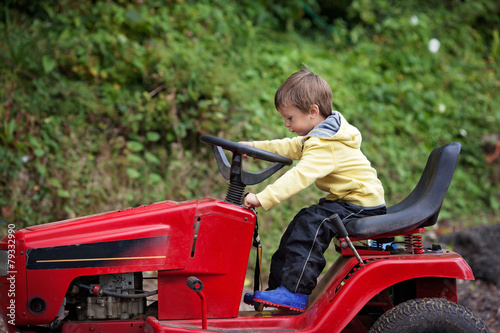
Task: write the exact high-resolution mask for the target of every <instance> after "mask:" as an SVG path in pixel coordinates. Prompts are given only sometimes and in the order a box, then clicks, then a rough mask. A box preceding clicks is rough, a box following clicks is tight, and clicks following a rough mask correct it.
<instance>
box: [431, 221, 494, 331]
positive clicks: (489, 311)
mask: <svg viewBox="0 0 500 333" xmlns="http://www.w3.org/2000/svg"><path fill="white" fill-rule="evenodd" d="M438 239H439V242H440V243H442V244H443V245H444V244H446V247H447V248H450V249H452V250H453V251H456V252H458V253H460V254H461V255H462V256H463V257H464V259H465V260H466V261H467V263H468V264H469V265H470V267H471V268H472V271H473V272H474V276H475V278H476V280H475V281H462V280H459V283H458V299H459V303H460V304H462V305H464V306H465V307H467V308H468V309H470V310H472V311H473V312H474V313H475V314H476V315H477V316H478V317H479V318H481V319H482V320H483V321H484V323H485V324H486V325H487V326H488V327H489V329H490V330H491V332H494V333H500V256H499V255H498V241H499V240H500V224H496V225H487V226H481V227H476V228H471V229H466V230H461V231H459V232H454V233H452V234H445V235H440V236H438Z"/></svg>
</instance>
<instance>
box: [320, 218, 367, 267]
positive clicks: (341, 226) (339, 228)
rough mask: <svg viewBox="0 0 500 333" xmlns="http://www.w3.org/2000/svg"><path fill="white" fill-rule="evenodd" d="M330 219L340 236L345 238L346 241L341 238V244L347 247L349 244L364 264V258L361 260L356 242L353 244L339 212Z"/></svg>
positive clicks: (359, 260) (361, 263) (360, 262)
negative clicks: (355, 245)
mask: <svg viewBox="0 0 500 333" xmlns="http://www.w3.org/2000/svg"><path fill="white" fill-rule="evenodd" d="M328 219H329V220H330V222H332V223H333V226H334V227H335V229H337V232H338V233H339V236H340V237H341V238H343V239H345V242H342V240H341V243H340V246H342V247H343V248H345V247H346V246H347V245H349V248H350V249H351V251H352V253H354V256H355V257H356V259H358V262H359V264H360V265H361V266H363V265H364V263H363V260H361V257H360V256H359V254H358V251H356V248H355V247H354V244H352V242H351V240H350V239H349V234H348V233H347V230H346V228H345V225H344V223H342V221H341V220H340V217H339V214H337V213H335V214H333V215H331V216H330V217H329V218H328ZM345 243H347V244H345Z"/></svg>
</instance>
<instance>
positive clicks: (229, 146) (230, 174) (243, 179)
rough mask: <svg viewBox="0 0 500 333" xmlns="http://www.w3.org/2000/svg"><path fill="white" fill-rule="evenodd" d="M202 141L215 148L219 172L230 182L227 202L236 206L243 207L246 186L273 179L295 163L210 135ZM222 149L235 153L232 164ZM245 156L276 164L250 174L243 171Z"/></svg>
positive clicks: (279, 156)
mask: <svg viewBox="0 0 500 333" xmlns="http://www.w3.org/2000/svg"><path fill="white" fill-rule="evenodd" d="M200 141H201V142H203V143H206V144H210V145H212V146H213V150H214V155H215V160H216V161H217V166H218V167H219V171H220V173H221V174H222V176H223V177H224V178H225V179H227V180H229V188H228V191H227V194H226V199H225V200H226V202H229V203H232V204H235V205H241V204H242V203H243V194H244V193H245V186H247V185H255V184H258V183H260V182H262V181H264V180H266V179H267V178H269V177H271V176H272V175H273V174H274V173H275V172H277V171H278V170H280V169H281V168H282V167H283V166H285V165H291V164H292V162H293V161H292V160H291V159H289V158H288V157H285V156H281V155H278V154H274V153H271V152H268V151H265V150H261V149H257V148H253V147H250V146H246V145H243V144H241V143H237V142H233V141H229V140H225V139H221V138H216V137H213V136H209V135H202V136H201V137H200ZM222 149H226V150H229V151H231V152H232V153H233V160H232V161H231V164H229V161H228V160H227V158H226V155H225V154H224V152H223V150H222ZM243 155H248V156H251V157H255V158H258V159H261V160H264V161H268V162H275V163H274V164H273V165H271V166H269V167H268V168H266V169H264V170H262V171H259V172H248V171H244V170H243V165H242V163H243Z"/></svg>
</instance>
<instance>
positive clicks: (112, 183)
mask: <svg viewBox="0 0 500 333" xmlns="http://www.w3.org/2000/svg"><path fill="white" fill-rule="evenodd" d="M498 14H499V9H498V8H497V7H496V6H495V5H494V2H493V1H487V0H481V1H452V0H448V1H444V2H441V1H438V2H436V1H430V0H429V1H424V2H420V1H419V2H417V1H408V2H400V1H389V0H377V1H365V0H354V1H336V2H327V1H306V2H305V1H299V0H297V1H291V2H288V1H278V2H267V1H242V2H233V1H224V0H218V1H181V0H177V1H167V2H165V1H147V2H146V1H144V2H142V1H133V2H129V1H120V0H116V1H106V2H102V1H95V2H73V1H67V0H60V1H55V0H52V1H39V2H30V1H26V2H23V1H17V2H13V3H10V2H7V3H4V4H0V15H1V17H2V21H1V22H0V29H1V31H2V34H3V38H2V40H3V41H4V42H2V43H1V44H0V55H1V61H0V73H1V74H2V75H1V76H0V82H1V85H0V93H1V94H2V96H5V99H4V101H3V103H2V104H0V105H1V106H0V142H1V145H0V157H1V158H2V164H1V166H0V193H1V194H0V208H1V218H0V221H4V223H11V222H15V223H16V225H17V226H18V227H21V226H23V225H32V224H37V223H43V222H48V221H53V220H59V219H64V218H69V217H75V216H81V215H86V214H91V213H97V212H101V211H106V210H114V209H120V208H123V207H124V206H135V205H139V204H143V203H149V202H154V201H161V200H165V199H171V200H186V199H191V198H198V197H204V196H214V197H219V198H223V197H224V187H225V183H224V181H223V179H222V178H221V177H218V176H217V175H216V174H217V169H216V166H215V162H214V160H213V158H212V157H211V150H210V149H209V148H208V147H205V146H203V145H202V144H200V143H199V142H198V136H199V134H211V135H216V136H222V137H225V138H228V139H232V140H235V141H238V140H241V139H266V138H276V137H283V136H287V135H289V133H287V131H286V128H285V127H284V126H283V124H282V119H281V117H280V115H279V114H278V113H277V112H276V111H275V110H274V106H273V96H274V92H275V90H276V89H277V88H278V86H279V85H280V84H281V82H282V81H283V80H285V79H286V78H287V77H288V76H289V75H290V74H291V73H293V72H294V71H296V70H298V69H300V68H301V66H302V64H303V63H305V64H307V65H308V66H309V67H310V68H311V69H312V70H313V71H314V72H316V73H318V74H320V75H322V76H323V77H324V78H325V79H326V80H327V81H328V82H329V83H330V84H331V87H332V90H333V93H334V100H335V106H336V108H337V109H339V110H340V111H342V112H343V113H344V114H345V116H346V118H347V119H348V120H349V121H350V122H351V123H353V124H354V125H356V126H357V127H358V128H359V129H360V130H361V132H362V133H363V137H364V143H363V148H364V151H365V153H366V154H367V155H368V156H369V158H370V159H371V161H372V163H373V165H374V166H375V167H376V168H377V170H378V171H379V174H380V177H381V178H382V180H383V183H384V185H385V188H386V193H387V201H388V203H389V204H394V203H396V202H397V201H399V200H401V199H402V198H403V197H404V196H406V195H407V194H408V193H409V191H411V189H412V188H413V186H414V184H415V183H416V181H417V180H418V178H419V176H420V172H421V171H422V169H423V167H424V164H425V159H426V158H427V156H428V154H429V152H430V151H431V150H432V149H433V148H434V147H436V146H437V145H441V144H444V143H447V142H450V141H459V142H461V143H462V145H463V151H462V157H461V159H460V162H459V166H458V168H457V172H456V175H455V180H454V182H453V183H452V187H451V188H450V192H449V195H448V197H447V199H446V200H445V205H444V207H443V213H442V215H441V216H442V217H445V218H453V219H456V220H457V222H459V223H461V224H463V225H467V224H472V223H478V222H483V221H486V220H491V219H496V218H495V214H496V213H498V210H499V208H500V207H499V200H500V198H499V190H498V189H499V184H498V178H495V177H496V174H497V172H498V170H497V169H495V167H494V166H493V164H488V163H486V162H485V154H484V151H483V148H484V140H483V137H484V136H485V135H491V134H498V128H499V126H498V125H499V123H500V113H499V112H498V111H497V109H496V105H498V104H499V97H498V96H499V94H498V88H499V84H498V82H500V78H499V73H498V70H497V67H498V64H497V63H498V60H499V53H498V49H499V44H500V41H499V37H498V36H499V34H498V28H499V20H500V19H499V17H500V15H498ZM433 38H435V39H437V40H439V41H440V48H439V50H438V51H437V52H436V53H433V52H431V51H429V42H430V40H431V39H433ZM207 174H210V175H213V176H211V177H206V175H207ZM263 186H265V184H261V185H259V186H256V187H255V188H252V189H251V190H252V191H258V190H259V189H260V188H262V187H263ZM320 195H321V194H320V193H319V191H317V190H316V189H309V190H308V191H307V192H305V193H302V194H301V195H300V196H296V197H294V198H292V199H291V200H290V201H288V202H287V203H284V204H282V205H280V207H276V208H273V210H272V211H270V212H266V213H265V214H262V219H264V220H265V221H266V222H264V227H263V230H264V231H269V232H271V233H272V232H275V233H276V234H280V233H281V231H282V228H284V226H286V224H287V223H288V221H289V220H290V218H291V217H292V216H293V215H294V214H295V213H296V212H297V211H298V210H299V208H300V207H301V206H303V205H306V204H311V203H312V202H314V201H315V200H317V198H318V196H320ZM266 225H267V226H266ZM266 228H268V229H266ZM272 230H274V231H272Z"/></svg>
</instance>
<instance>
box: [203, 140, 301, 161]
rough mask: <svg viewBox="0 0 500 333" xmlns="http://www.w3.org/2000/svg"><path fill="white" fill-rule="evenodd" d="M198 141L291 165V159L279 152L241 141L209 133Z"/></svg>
mask: <svg viewBox="0 0 500 333" xmlns="http://www.w3.org/2000/svg"><path fill="white" fill-rule="evenodd" d="M200 141H201V142H203V143H206V144H209V145H212V146H218V147H221V148H223V149H226V150H229V151H232V152H233V153H238V154H239V155H243V154H245V155H248V156H251V157H255V158H258V159H260V160H264V161H268V162H275V163H280V164H283V165H292V163H293V161H292V160H291V159H289V158H288V157H285V156H281V155H279V154H275V153H271V152H269V151H266V150H262V149H257V148H254V147H250V146H246V145H243V144H241V143H237V142H233V141H229V140H226V139H221V138H217V137H214V136H210V135H202V136H200Z"/></svg>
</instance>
